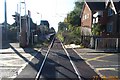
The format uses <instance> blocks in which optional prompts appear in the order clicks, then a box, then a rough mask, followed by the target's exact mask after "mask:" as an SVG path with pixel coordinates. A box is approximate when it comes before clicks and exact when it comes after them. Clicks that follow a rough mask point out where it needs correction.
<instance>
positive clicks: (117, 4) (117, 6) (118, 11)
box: [113, 1, 120, 13]
mask: <svg viewBox="0 0 120 80" xmlns="http://www.w3.org/2000/svg"><path fill="white" fill-rule="evenodd" d="M113 3H114V6H115V9H116V11H117V13H120V1H119V2H113Z"/></svg>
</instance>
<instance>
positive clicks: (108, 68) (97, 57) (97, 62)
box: [66, 44, 120, 79]
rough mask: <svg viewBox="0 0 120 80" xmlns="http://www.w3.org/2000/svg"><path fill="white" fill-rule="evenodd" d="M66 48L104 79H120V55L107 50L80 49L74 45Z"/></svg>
mask: <svg viewBox="0 0 120 80" xmlns="http://www.w3.org/2000/svg"><path fill="white" fill-rule="evenodd" d="M66 48H71V49H73V50H74V51H75V52H76V53H77V54H78V55H79V56H80V57H81V58H82V59H84V60H85V62H86V63H87V64H88V65H89V66H90V67H91V68H92V69H94V71H95V72H96V73H98V74H99V75H100V76H101V77H102V78H108V79H109V78H110V79H111V78H118V77H120V74H119V70H120V63H119V57H120V53H116V52H114V51H111V52H110V51H107V50H106V51H105V50H95V49H89V48H80V47H78V46H75V45H73V44H72V45H69V47H68V45H66Z"/></svg>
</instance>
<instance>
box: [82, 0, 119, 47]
mask: <svg viewBox="0 0 120 80" xmlns="http://www.w3.org/2000/svg"><path fill="white" fill-rule="evenodd" d="M119 6H120V2H113V0H107V1H105V2H86V1H85V3H84V5H83V9H82V13H81V16H80V17H81V35H82V36H92V37H93V36H95V35H93V34H92V27H93V24H95V23H99V24H100V28H101V31H100V35H99V41H98V39H95V38H94V40H93V41H92V45H94V47H95V45H96V44H95V41H97V44H100V45H101V44H103V46H102V47H103V48H104V47H106V46H107V47H108V46H114V47H115V46H116V44H117V45H118V46H120V39H118V38H120V24H119V22H120V7H119ZM97 37H98V36H97ZM109 38H116V39H109ZM86 39H87V38H86V37H82V42H84V43H87V46H88V45H90V46H91V37H89V39H87V40H88V41H85V40H86ZM111 41H112V42H113V41H114V42H113V44H112V45H109V44H111ZM118 42H119V43H118ZM118 46H117V47H118Z"/></svg>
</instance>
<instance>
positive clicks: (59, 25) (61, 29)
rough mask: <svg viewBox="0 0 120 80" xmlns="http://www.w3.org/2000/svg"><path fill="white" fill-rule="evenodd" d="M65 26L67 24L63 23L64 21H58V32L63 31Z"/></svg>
mask: <svg viewBox="0 0 120 80" xmlns="http://www.w3.org/2000/svg"><path fill="white" fill-rule="evenodd" d="M66 28H67V24H66V23H64V22H59V23H58V32H59V31H65V30H66Z"/></svg>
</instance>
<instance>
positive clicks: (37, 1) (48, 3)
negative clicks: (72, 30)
mask: <svg viewBox="0 0 120 80" xmlns="http://www.w3.org/2000/svg"><path fill="white" fill-rule="evenodd" d="M6 1H7V22H8V23H9V24H12V23H13V22H14V19H13V17H12V15H13V14H15V12H16V11H17V4H18V6H20V0H6ZM21 1H24V0H21ZM75 1H77V0H25V2H26V10H30V11H31V17H32V19H33V22H34V23H37V24H40V20H41V19H43V20H48V21H49V23H50V27H54V28H55V29H56V30H57V27H58V22H60V21H63V20H64V18H65V17H66V15H67V13H69V12H70V11H72V10H73V8H74V2H75ZM21 6H22V8H23V7H24V5H23V4H21ZM19 11H20V7H18V12H19ZM24 11H25V10H24V9H22V14H24ZM37 13H39V14H37ZM3 21H4V0H0V23H2V22H3Z"/></svg>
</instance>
